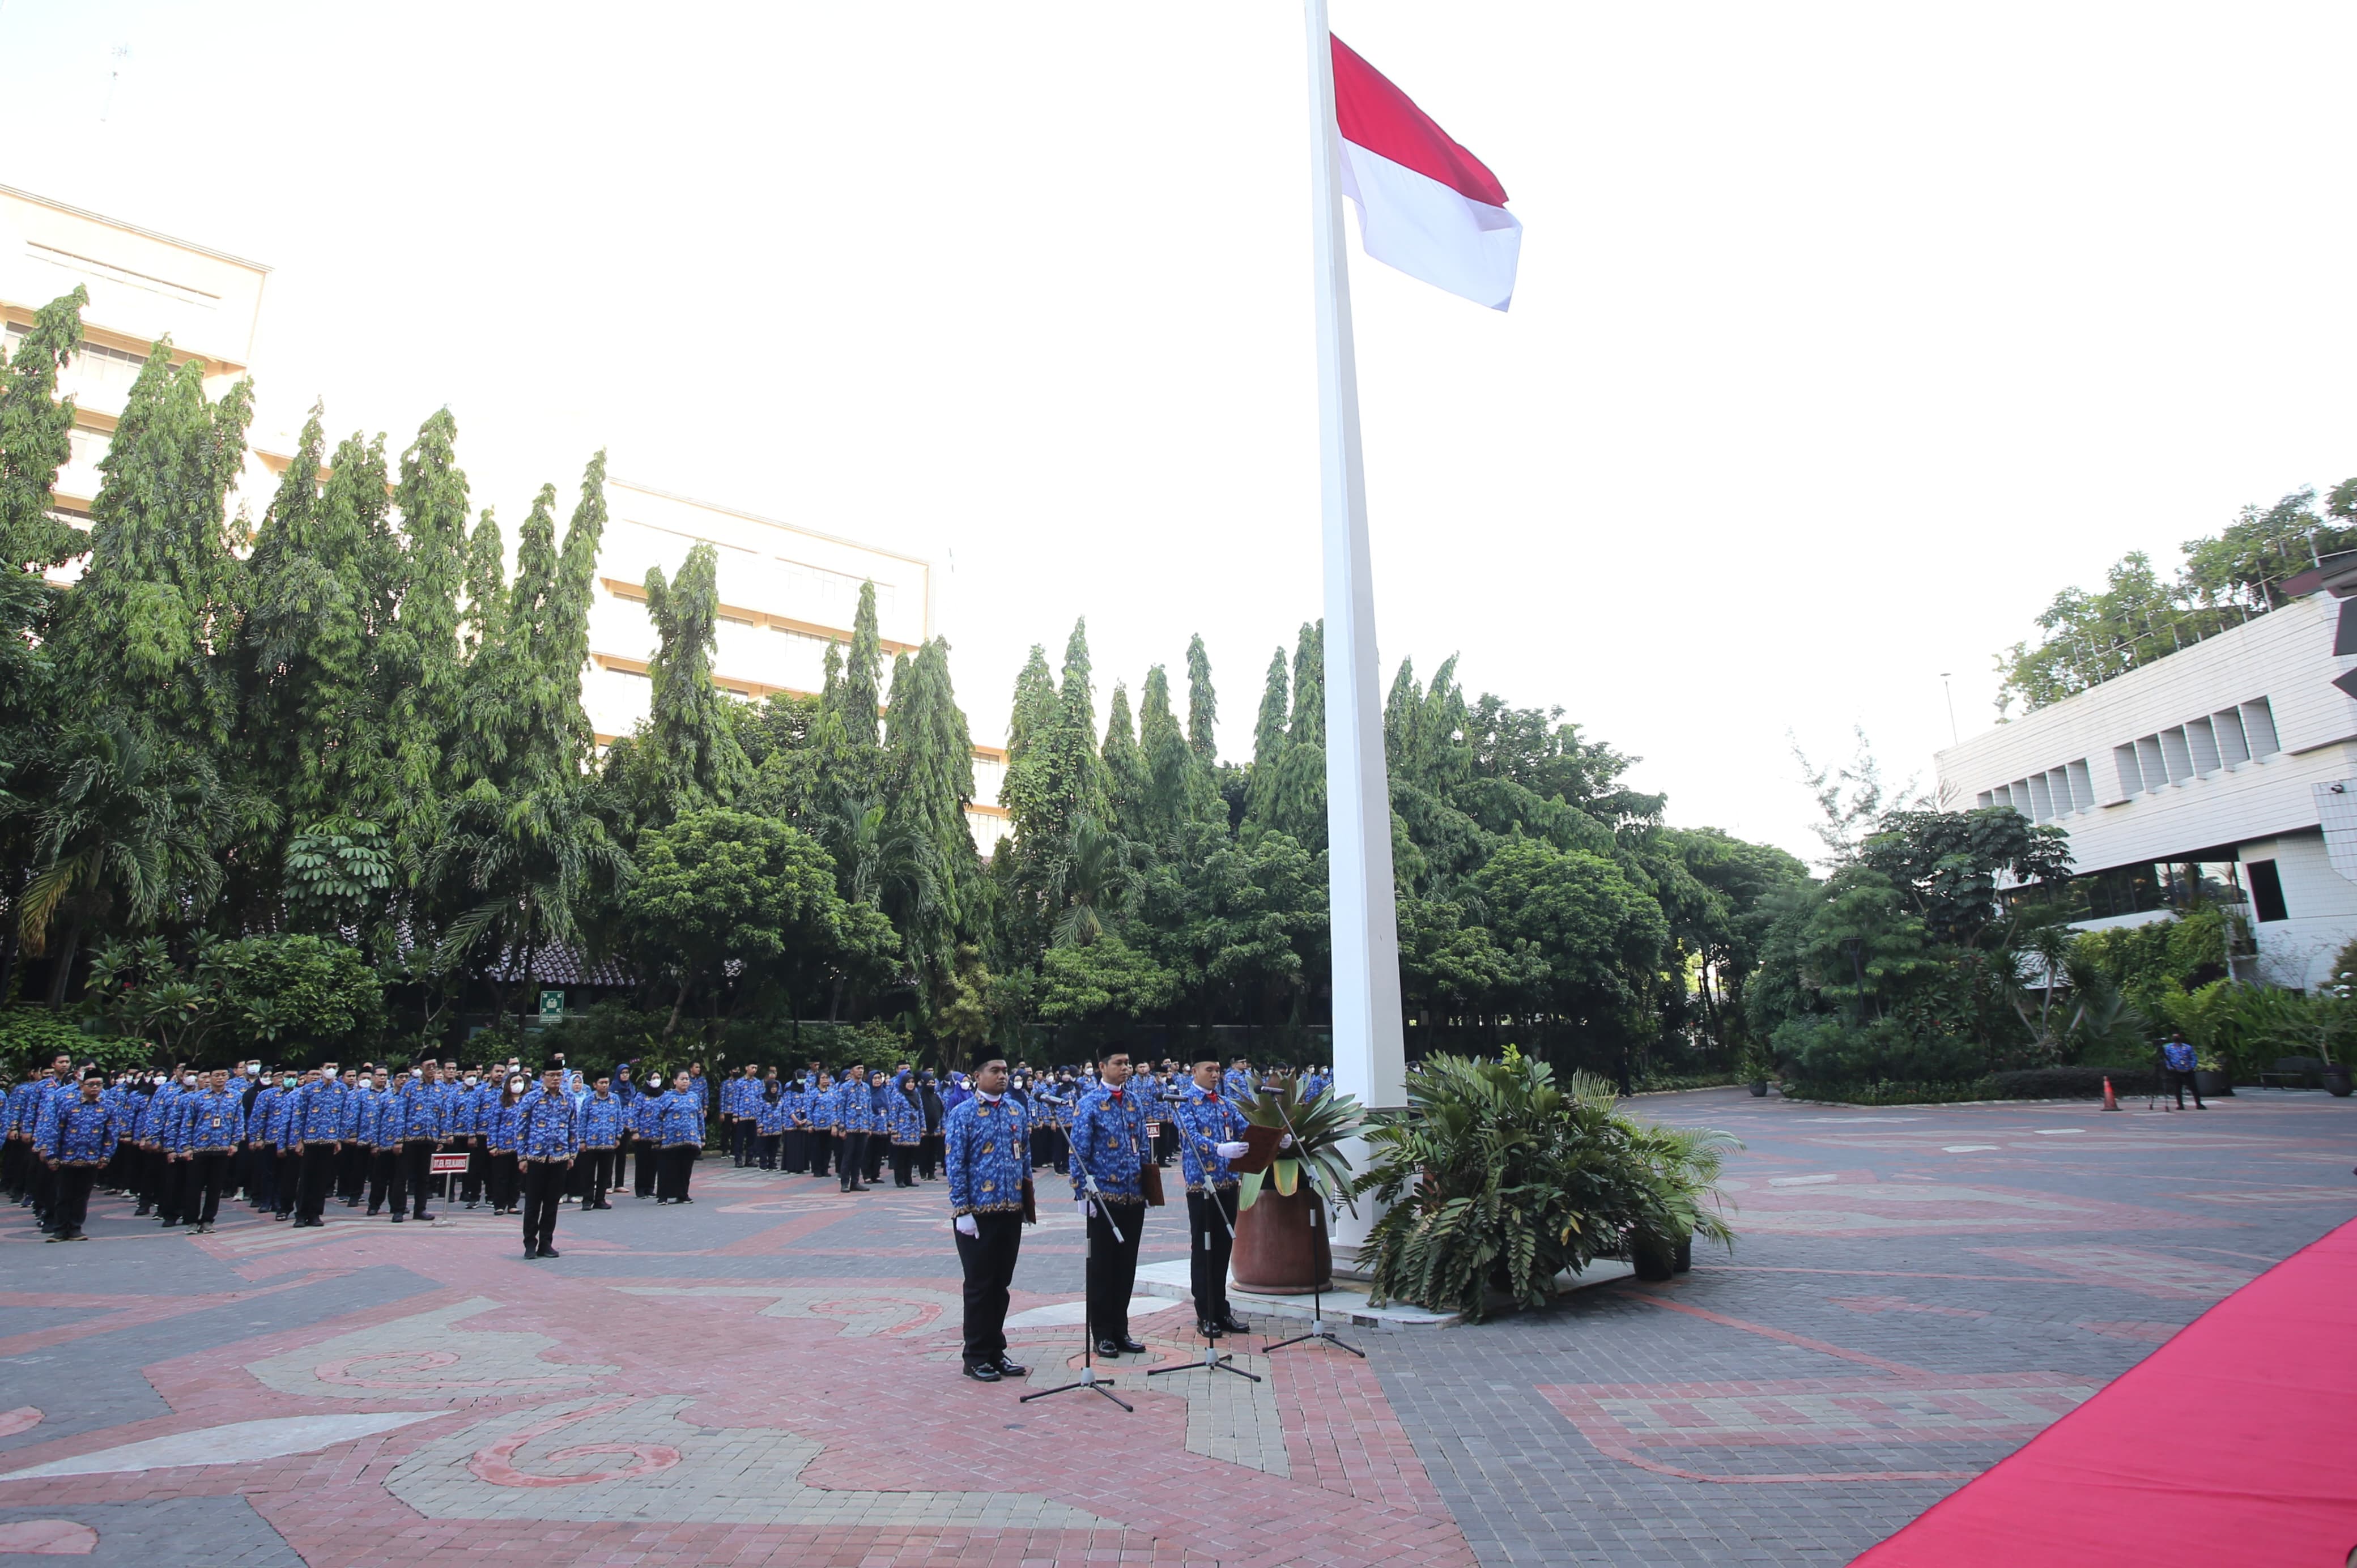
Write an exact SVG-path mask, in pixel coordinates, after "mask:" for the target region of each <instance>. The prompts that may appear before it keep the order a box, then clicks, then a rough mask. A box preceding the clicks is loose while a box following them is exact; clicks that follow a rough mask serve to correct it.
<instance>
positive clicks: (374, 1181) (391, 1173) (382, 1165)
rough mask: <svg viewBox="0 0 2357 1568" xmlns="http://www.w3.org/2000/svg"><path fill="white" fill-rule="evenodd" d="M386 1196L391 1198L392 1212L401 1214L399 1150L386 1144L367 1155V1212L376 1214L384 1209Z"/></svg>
mask: <svg viewBox="0 0 2357 1568" xmlns="http://www.w3.org/2000/svg"><path fill="white" fill-rule="evenodd" d="M387 1194H390V1195H391V1196H392V1197H393V1212H394V1213H395V1214H398V1213H400V1212H401V1150H400V1149H399V1148H398V1147H395V1146H393V1145H391V1144H388V1145H386V1146H385V1147H383V1148H382V1149H371V1150H370V1151H369V1154H368V1211H369V1212H370V1213H371V1214H372V1215H373V1214H376V1213H378V1212H380V1211H381V1210H382V1208H384V1200H385V1197H386V1195H387Z"/></svg>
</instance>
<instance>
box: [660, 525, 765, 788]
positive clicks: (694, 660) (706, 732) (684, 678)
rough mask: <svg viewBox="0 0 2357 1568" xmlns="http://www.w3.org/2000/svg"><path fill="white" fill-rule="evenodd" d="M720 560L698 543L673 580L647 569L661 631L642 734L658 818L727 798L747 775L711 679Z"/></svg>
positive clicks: (732, 727)
mask: <svg viewBox="0 0 2357 1568" xmlns="http://www.w3.org/2000/svg"><path fill="white" fill-rule="evenodd" d="M719 568H720V554H719V552H718V551H717V550H716V549H715V548H714V547H713V546H711V545H709V544H699V545H697V546H695V547H694V549H692V550H690V551H689V552H688V553H687V560H686V562H685V564H683V565H682V566H681V567H680V569H679V580H678V582H676V583H673V584H666V583H665V582H664V581H663V573H662V567H660V566H653V567H650V568H648V571H647V576H646V592H647V614H648V617H649V618H650V619H651V620H652V621H653V622H654V625H655V632H656V635H657V637H658V638H659V639H661V642H660V646H659V647H658V648H657V649H656V650H655V656H654V659H653V660H652V661H651V663H650V664H649V666H648V674H649V676H650V678H651V681H652V683H653V687H654V690H653V694H652V704H651V710H650V714H649V717H648V721H647V728H646V735H645V752H646V755H647V757H648V758H649V760H650V761H651V764H652V767H653V769H654V774H655V788H654V800H655V806H656V810H657V811H658V813H659V814H658V815H657V817H656V818H655V819H654V820H655V821H658V822H666V821H669V820H670V819H672V818H673V817H676V816H682V815H684V814H686V813H688V812H690V811H704V810H705V809H706V808H708V807H712V806H726V805H729V804H731V803H733V802H734V801H735V800H736V799H737V796H738V795H739V794H740V793H742V792H743V791H744V789H745V788H746V786H747V785H748V783H749V782H750V774H751V769H750V768H749V767H748V765H747V763H746V761H745V752H744V748H743V747H742V746H739V745H738V744H737V735H736V728H735V725H734V722H733V721H732V719H731V718H730V716H729V714H728V713H727V711H726V710H727V708H728V706H729V702H728V699H727V698H726V696H725V695H723V694H722V693H721V691H720V689H719V688H718V687H717V686H715V685H714V684H713V683H712V651H713V648H714V646H715V643H716V633H717V623H718V619H719V609H720V587H719Z"/></svg>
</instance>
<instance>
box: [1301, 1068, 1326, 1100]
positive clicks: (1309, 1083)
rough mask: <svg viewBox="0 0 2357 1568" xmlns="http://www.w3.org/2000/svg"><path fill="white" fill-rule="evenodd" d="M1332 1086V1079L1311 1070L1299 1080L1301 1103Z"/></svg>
mask: <svg viewBox="0 0 2357 1568" xmlns="http://www.w3.org/2000/svg"><path fill="white" fill-rule="evenodd" d="M1333 1087H1334V1080H1333V1079H1330V1078H1328V1077H1327V1076H1326V1075H1325V1074H1324V1073H1322V1072H1313V1073H1311V1074H1310V1075H1309V1076H1308V1078H1306V1079H1302V1080H1301V1103H1303V1104H1304V1105H1307V1104H1308V1103H1309V1102H1310V1101H1313V1100H1315V1099H1317V1098H1318V1096H1319V1095H1321V1094H1323V1093H1325V1092H1326V1091H1327V1090H1329V1089H1331V1088H1333Z"/></svg>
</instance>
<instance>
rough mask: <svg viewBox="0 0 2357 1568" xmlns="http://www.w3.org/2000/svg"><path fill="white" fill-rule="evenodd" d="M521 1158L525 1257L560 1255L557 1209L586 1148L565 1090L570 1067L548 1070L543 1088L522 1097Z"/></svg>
mask: <svg viewBox="0 0 2357 1568" xmlns="http://www.w3.org/2000/svg"><path fill="white" fill-rule="evenodd" d="M515 1109H516V1139H515V1152H516V1158H517V1160H518V1161H519V1162H521V1163H522V1166H523V1255H524V1256H525V1257H527V1258H554V1257H555V1256H556V1255H557V1254H556V1249H555V1248H554V1247H552V1246H550V1245H549V1243H550V1242H551V1241H553V1240H555V1239H556V1208H557V1205H558V1204H560V1203H562V1202H564V1201H565V1173H566V1172H567V1171H569V1170H571V1169H572V1168H573V1158H574V1156H575V1155H577V1154H579V1153H580V1151H581V1123H580V1118H579V1116H578V1114H577V1113H576V1112H575V1111H574V1109H573V1097H572V1096H571V1095H569V1094H567V1093H565V1070H564V1069H562V1068H554V1067H552V1068H548V1069H544V1071H543V1072H542V1073H541V1075H540V1087H539V1088H538V1089H536V1090H530V1091H529V1092H527V1093H526V1094H525V1095H524V1097H523V1098H522V1100H519V1101H516V1106H515Z"/></svg>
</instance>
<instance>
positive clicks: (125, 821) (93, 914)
mask: <svg viewBox="0 0 2357 1568" xmlns="http://www.w3.org/2000/svg"><path fill="white" fill-rule="evenodd" d="M67 753H68V755H69V756H70V757H71V760H70V762H69V763H68V765H67V767H66V768H65V772H64V775H63V778H62V779H60V781H59V786H58V789H57V792H56V794H55V795H54V796H53V797H51V799H50V801H49V804H48V807H47V808H45V809H44V810H43V811H42V812H41V816H40V826H39V830H38V834H37V835H36V837H35V840H34V866H35V869H34V873H33V877H32V880H31V882H29V883H28V884H27V886H26V888H25V894H24V897H23V898H22V900H21V901H20V902H19V905H18V912H17V917H16V920H17V930H18V933H19V935H20V936H21V937H22V939H23V941H24V944H25V950H26V951H27V952H30V953H37V954H38V953H41V952H45V951H47V950H48V946H49V937H50V934H51V930H52V928H53V927H54V926H55V925H56V924H57V922H58V920H59V918H60V917H61V916H62V917H63V918H64V920H65V922H66V925H65V939H64V940H63V942H62V943H61V944H59V945H60V947H61V949H62V950H61V951H60V952H59V954H58V956H57V958H56V961H55V963H54V966H53V968H52V970H51V975H50V981H49V1004H50V1005H51V1006H52V1007H57V1006H62V1005H63V1004H64V1002H65V993H66V985H67V982H68V979H69V977H70V974H71V973H72V971H73V965H74V959H75V956H76V954H77V953H79V952H80V950H81V940H82V932H83V929H85V927H87V926H88V925H89V924H90V923H91V921H93V920H97V919H101V918H105V917H107V916H108V915H110V914H119V915H120V917H121V918H122V919H123V921H124V923H125V924H127V925H129V926H132V927H134V928H141V927H148V926H153V925H155V924H156V923H157V922H158V921H159V920H161V919H162V918H164V917H165V915H166V914H167V913H170V914H174V915H178V916H180V917H182V918H193V917H195V916H198V915H201V914H203V913H204V912H205V910H206V909H208V908H210V907H211V905H212V902H213V900H214V899H215V898H217V897H220V894H221V885H222V882H223V880H224V876H225V873H224V869H223V865H222V859H221V851H222V850H223V848H224V847H225V846H226V845H227V844H228V843H230V842H231V840H232V839H233V838H234V837H236V836H237V834H238V833H239V832H240V831H241V830H242V829H249V828H253V827H259V826H264V825H270V824H274V822H275V820H276V817H277V810H276V808H275V807H274V806H273V805H271V804H270V803H269V802H268V801H266V800H263V799H261V798H260V797H257V796H253V795H250V794H248V793H247V792H245V791H243V790H238V789H231V788H230V787H228V786H226V785H224V784H223V783H222V782H221V778H220V775H218V774H217V773H216V772H214V770H213V766H212V762H211V760H210V758H209V757H205V756H203V755H201V754H200V753H197V752H192V751H188V750H185V749H183V748H180V747H178V746H167V745H166V744H164V743H162V742H159V741H158V740H157V739H156V737H155V736H152V735H149V734H147V733H145V731H143V730H141V729H138V728H135V727H134V726H133V725H131V724H129V723H128V722H126V721H125V720H124V718H123V717H122V716H121V715H119V714H108V715H106V716H104V717H102V718H101V719H99V720H97V721H96V722H95V723H92V724H89V725H83V726H81V727H80V728H79V729H78V730H77V732H76V733H75V734H74V735H73V736H72V737H71V739H70V742H69V744H68V746H67Z"/></svg>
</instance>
